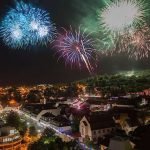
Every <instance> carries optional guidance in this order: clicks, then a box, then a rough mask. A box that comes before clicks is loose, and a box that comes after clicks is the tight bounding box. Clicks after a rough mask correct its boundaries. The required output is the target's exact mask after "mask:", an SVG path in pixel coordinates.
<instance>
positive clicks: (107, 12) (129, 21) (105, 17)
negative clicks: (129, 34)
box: [99, 0, 147, 33]
mask: <svg viewBox="0 0 150 150" xmlns="http://www.w3.org/2000/svg"><path fill="white" fill-rule="evenodd" d="M146 13H147V8H146V4H145V3H144V2H143V1H142V0H115V1H114V2H112V1H111V2H109V3H108V4H107V5H106V6H105V8H104V9H102V11H100V15H99V19H100V25H101V27H102V29H103V30H104V31H105V32H111V33H116V32H117V33H120V32H124V31H125V30H127V29H128V28H134V27H136V26H138V25H140V24H141V23H143V22H144V18H145V14H146Z"/></svg>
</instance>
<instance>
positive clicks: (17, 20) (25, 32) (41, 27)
mask: <svg viewBox="0 0 150 150" xmlns="http://www.w3.org/2000/svg"><path fill="white" fill-rule="evenodd" d="M55 33H56V28H55V25H54V24H53V23H52V22H51V19H50V17H49V14H48V13H47V12H46V11H44V10H42V9H39V8H36V7H33V6H32V5H31V4H26V3H24V2H18V3H17V4H16V7H15V8H11V9H10V10H9V11H8V12H7V14H6V16H5V17H4V19H3V21H2V23H1V28H0V34H1V37H2V38H3V40H4V42H5V43H6V45H8V46H10V47H11V48H26V47H29V46H33V45H37V44H46V43H47V42H49V41H52V40H53V38H54V36H55Z"/></svg>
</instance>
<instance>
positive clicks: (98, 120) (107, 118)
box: [87, 113, 115, 130]
mask: <svg viewBox="0 0 150 150" xmlns="http://www.w3.org/2000/svg"><path fill="white" fill-rule="evenodd" d="M87 119H88V121H89V123H90V126H91V130H98V129H104V128H111V127H115V122H114V120H113V118H112V116H111V115H110V114H106V113H104V114H92V115H90V116H89V117H87Z"/></svg>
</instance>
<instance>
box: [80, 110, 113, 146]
mask: <svg viewBox="0 0 150 150" xmlns="http://www.w3.org/2000/svg"><path fill="white" fill-rule="evenodd" d="M79 129H80V134H81V141H84V140H86V139H87V138H88V139H89V140H91V141H94V142H95V143H97V142H98V140H99V139H100V138H102V137H104V136H105V135H108V134H111V133H112V132H113V131H114V130H115V122H114V120H113V119H112V116H111V115H109V114H107V113H102V114H101V113H100V114H91V115H90V116H84V117H83V118H82V119H81V121H80V126H79Z"/></svg>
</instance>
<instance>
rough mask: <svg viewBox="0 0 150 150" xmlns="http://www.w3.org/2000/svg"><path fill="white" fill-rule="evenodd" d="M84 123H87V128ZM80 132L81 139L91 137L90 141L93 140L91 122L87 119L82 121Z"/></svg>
mask: <svg viewBox="0 0 150 150" xmlns="http://www.w3.org/2000/svg"><path fill="white" fill-rule="evenodd" d="M83 121H85V122H86V124H87V126H85V125H84V123H83ZM79 130H80V133H81V137H82V138H83V139H84V138H86V137H89V139H90V140H92V131H91V127H90V124H89V122H88V121H87V119H86V118H85V117H83V119H82V120H81V121H80V126H79Z"/></svg>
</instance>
